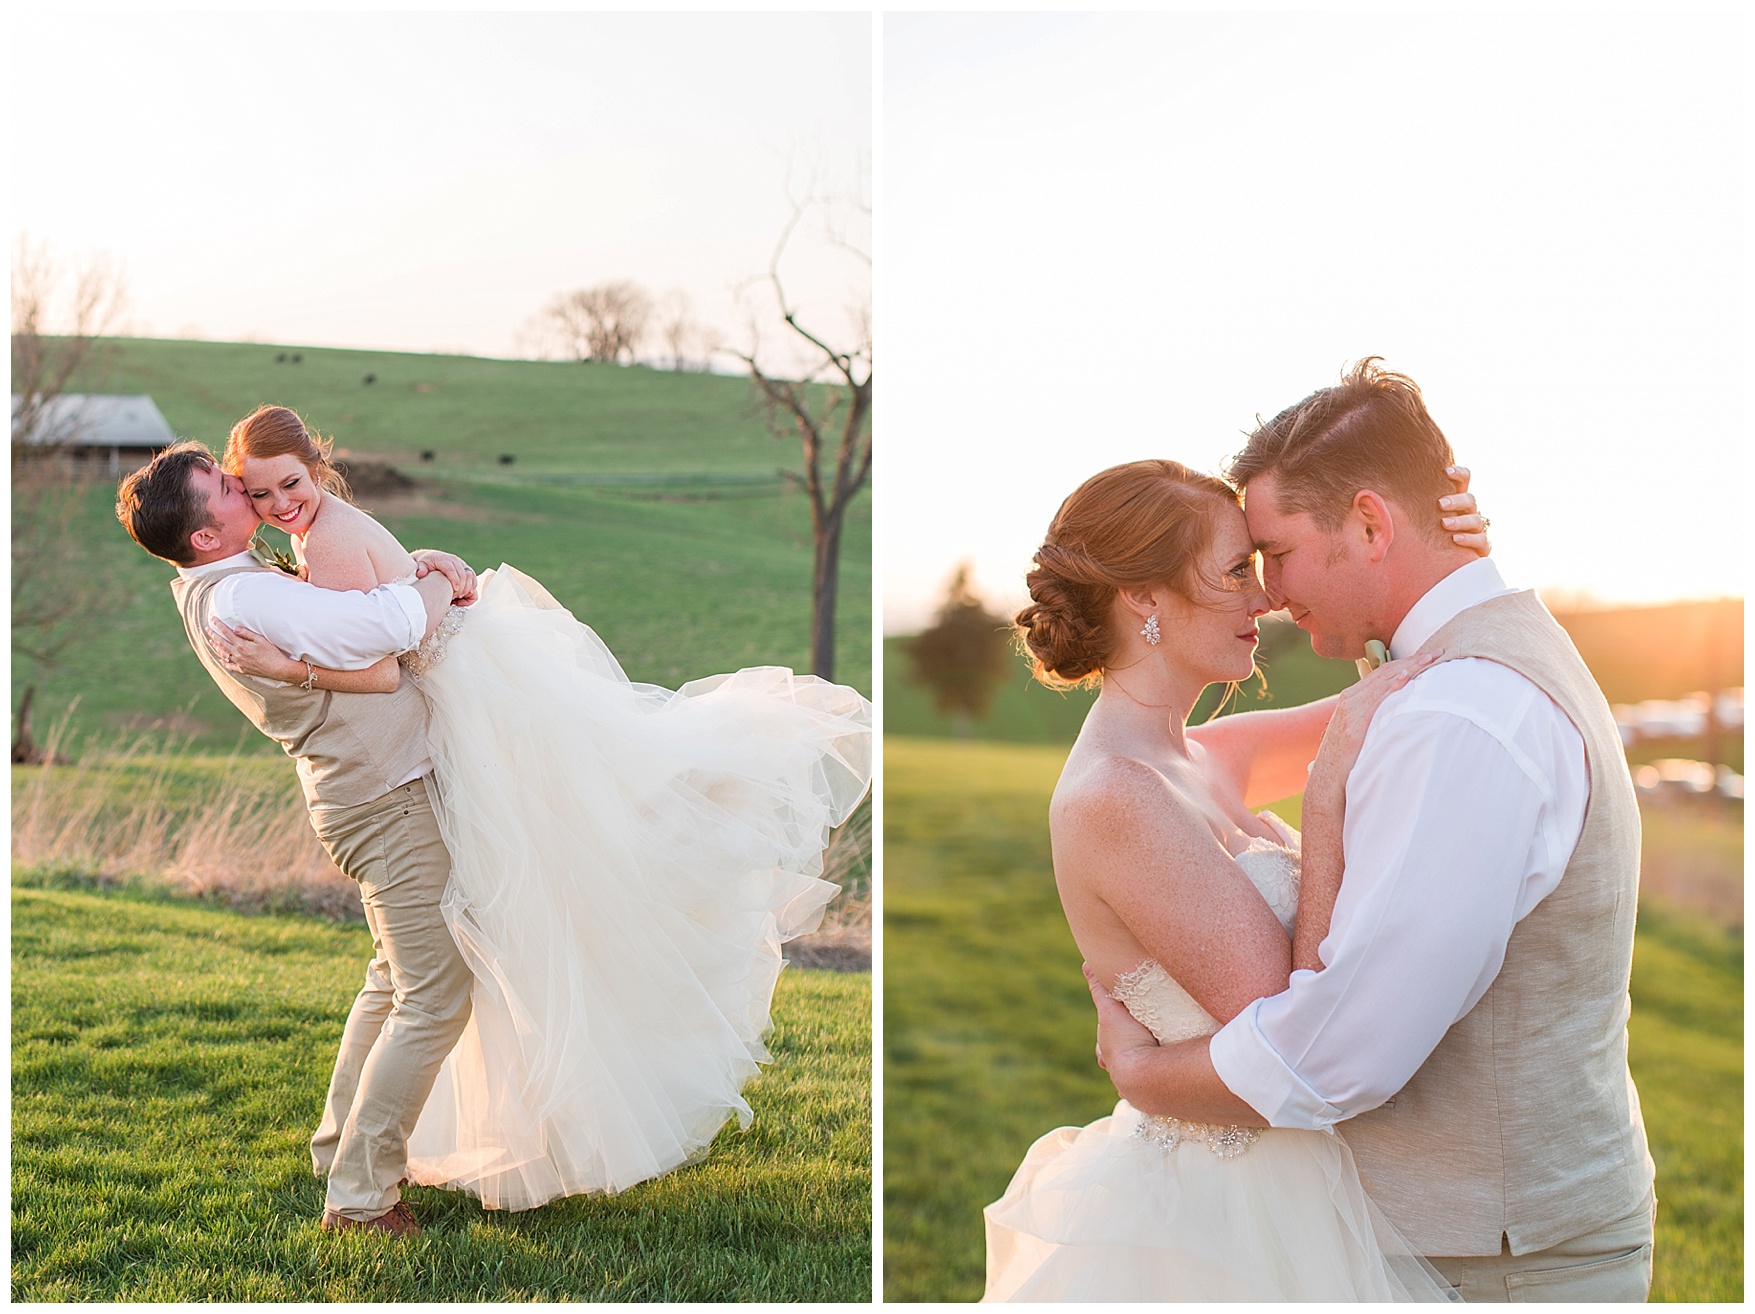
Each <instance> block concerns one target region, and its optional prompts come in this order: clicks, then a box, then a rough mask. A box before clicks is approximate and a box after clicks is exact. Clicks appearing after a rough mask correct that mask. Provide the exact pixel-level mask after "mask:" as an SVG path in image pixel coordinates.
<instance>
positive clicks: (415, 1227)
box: [319, 1200, 420, 1236]
mask: <svg viewBox="0 0 1755 1314" xmlns="http://www.w3.org/2000/svg"><path fill="white" fill-rule="evenodd" d="M319 1226H320V1227H322V1229H323V1230H324V1231H325V1232H354V1231H357V1230H359V1229H360V1228H369V1229H371V1230H372V1231H374V1232H388V1233H389V1234H390V1235H391V1236H419V1235H420V1224H419V1223H417V1222H415V1221H414V1210H412V1209H410V1208H409V1207H408V1201H406V1200H398V1201H397V1202H396V1203H395V1204H393V1205H391V1206H390V1208H388V1209H386V1210H385V1211H384V1212H383V1213H381V1214H379V1215H378V1216H377V1217H376V1218H365V1219H360V1218H349V1217H347V1216H346V1215H345V1214H338V1213H336V1212H335V1211H334V1210H333V1209H325V1210H324V1211H323V1221H322V1223H321V1224H319Z"/></svg>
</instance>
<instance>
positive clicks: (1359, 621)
mask: <svg viewBox="0 0 1755 1314" xmlns="http://www.w3.org/2000/svg"><path fill="white" fill-rule="evenodd" d="M1277 492H1278V489H1277V486H1276V482H1275V478H1274V476H1273V475H1272V474H1264V475H1258V476H1257V477H1256V478H1254V479H1252V480H1250V481H1249V486H1248V487H1247V488H1245V489H1244V491H1243V514H1244V517H1245V519H1246V520H1247V521H1248V523H1249V534H1250V537H1251V538H1253V539H1254V540H1255V546H1256V549H1257V550H1258V551H1259V552H1260V553H1261V561H1262V583H1263V584H1264V585H1265V586H1266V588H1267V592H1268V598H1269V599H1270V600H1271V601H1272V602H1273V604H1274V606H1275V607H1283V608H1285V609H1286V611H1288V612H1289V613H1290V614H1291V617H1292V619H1293V620H1294V621H1296V622H1297V624H1298V628H1299V629H1301V630H1303V631H1304V632H1305V633H1306V634H1308V635H1309V636H1310V646H1311V647H1312V648H1313V649H1315V650H1316V652H1317V654H1318V655H1319V656H1322V657H1359V656H1362V655H1363V654H1364V652H1365V640H1366V639H1369V638H1372V637H1374V636H1372V635H1370V634H1368V633H1366V629H1367V628H1368V626H1367V625H1366V615H1367V613H1368V612H1369V607H1368V606H1366V601H1367V598H1368V595H1369V590H1368V585H1369V581H1368V579H1367V578H1366V577H1365V576H1364V575H1363V574H1362V572H1361V571H1360V569H1359V566H1360V564H1361V563H1359V562H1357V561H1355V560H1354V559H1353V554H1351V553H1349V552H1348V550H1347V536H1346V535H1345V533H1344V532H1342V531H1341V530H1334V531H1330V530H1326V529H1324V528H1322V526H1320V525H1318V524H1317V523H1316V521H1315V519H1314V518H1313V517H1311V516H1310V515H1309V513H1307V512H1303V511H1294V512H1287V511H1284V510H1282V509H1281V508H1280V506H1279V499H1278V496H1277ZM1384 637H1387V636H1384Z"/></svg>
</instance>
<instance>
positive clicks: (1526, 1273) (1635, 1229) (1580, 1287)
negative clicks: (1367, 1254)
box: [1431, 1200, 1657, 1303]
mask: <svg viewBox="0 0 1755 1314" xmlns="http://www.w3.org/2000/svg"><path fill="white" fill-rule="evenodd" d="M1656 1220H1657V1202H1656V1201H1655V1200H1648V1201H1647V1202H1646V1203H1645V1204H1643V1205H1641V1206H1640V1207H1639V1208H1638V1209H1636V1210H1635V1211H1634V1212H1633V1213H1631V1214H1629V1215H1627V1217H1625V1218H1623V1219H1620V1220H1618V1221H1616V1222H1614V1223H1611V1224H1609V1225H1608V1226H1607V1227H1604V1228H1599V1229H1598V1230H1597V1231H1595V1232H1591V1233H1589V1234H1587V1235H1585V1236H1580V1237H1574V1238H1573V1239H1572V1240H1570V1241H1562V1242H1561V1243H1560V1244H1559V1245H1557V1246H1549V1247H1548V1248H1547V1249H1546V1250H1536V1251H1532V1252H1531V1253H1529V1254H1527V1255H1514V1254H1512V1253H1511V1247H1510V1243H1509V1242H1506V1241H1503V1240H1502V1241H1501V1249H1500V1252H1499V1253H1498V1254H1497V1255H1465V1256H1462V1257H1460V1258H1456V1259H1433V1260H1432V1261H1431V1263H1432V1266H1433V1267H1434V1268H1436V1269H1437V1270H1438V1271H1439V1272H1440V1273H1442V1274H1443V1275H1444V1277H1445V1279H1446V1280H1447V1281H1448V1282H1449V1283H1450V1284H1451V1286H1453V1287H1455V1288H1456V1290H1457V1294H1458V1295H1460V1296H1461V1297H1462V1298H1463V1299H1464V1300H1467V1301H1471V1302H1473V1301H1500V1302H1508V1301H1561V1302H1567V1303H1577V1302H1580V1301H1593V1302H1596V1301H1643V1300H1644V1299H1645V1298H1646V1297H1647V1296H1649V1295H1650V1294H1651V1241H1652V1229H1653V1226H1654V1224H1655V1223H1656Z"/></svg>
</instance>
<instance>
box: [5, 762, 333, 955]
mask: <svg viewBox="0 0 1755 1314" xmlns="http://www.w3.org/2000/svg"><path fill="white" fill-rule="evenodd" d="M154 747H155V746H154V745H151V744H150V743H149V742H148V741H146V740H137V741H135V742H134V743H133V744H127V745H121V746H118V747H116V748H114V749H111V750H109V751H87V752H86V753H84V754H83V755H81V757H80V758H79V760H78V761H77V762H74V763H72V764H71V765H64V766H52V767H37V768H23V767H20V768H14V772H13V779H14V784H13V791H12V861H13V865H14V868H15V869H22V870H23V873H24V874H25V876H26V877H27V879H30V880H31V881H32V882H33V883H39V882H40V883H51V884H75V885H88V886H96V887H98V888H113V887H117V886H130V887H134V888H139V889H143V890H148V891H151V892H154V893H162V894H168V895H172V896H181V897H186V898H195V899H202V900H208V901H212V902H216V903H221V904H224V905H226V906H228V907H231V908H236V909H238V910H239V911H243V912H265V911H282V912H303V913H310V914H313V915H315V916H319V917H327V918H330V919H332V920H353V921H361V920H364V917H363V914H362V913H361V910H360V898H359V889H358V887H357V886H355V885H354V883H353V882H352V881H350V880H348V879H347V877H345V876H343V875H342V874H341V872H340V871H338V870H337V869H336V867H335V864H334V863H332V862H330V861H329V856H328V855H327V854H326V853H324V852H323V847H322V845H320V844H318V842H317V837H316V836H315V835H314V834H312V832H311V826H310V822H309V821H308V820H307V818H306V816H305V810H304V807H303V805H302V804H301V802H300V800H299V798H298V796H297V795H296V794H295V793H291V792H290V791H289V790H288V789H287V786H286V782H285V780H284V779H283V778H276V777H271V776H268V775H267V774H266V773H264V772H261V771H242V770H221V771H219V772H218V773H217V777H216V779H214V781H213V782H212V783H211V784H210V785H206V786H204V787H203V786H198V785H192V784H191V781H190V779H189V777H188V775H187V773H186V770H185V769H184V767H185V764H186V763H187V762H188V760H189V759H186V758H180V757H178V756H177V755H176V754H174V753H165V752H157V751H154ZM276 765H278V764H276Z"/></svg>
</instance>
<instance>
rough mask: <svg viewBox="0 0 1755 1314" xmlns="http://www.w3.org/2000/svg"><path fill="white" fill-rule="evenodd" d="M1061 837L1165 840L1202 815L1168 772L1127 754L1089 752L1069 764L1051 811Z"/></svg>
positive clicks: (1076, 755)
mask: <svg viewBox="0 0 1755 1314" xmlns="http://www.w3.org/2000/svg"><path fill="white" fill-rule="evenodd" d="M1048 820H1049V825H1050V826H1051V827H1053V828H1054V830H1055V832H1056V834H1057V835H1060V836H1064V837H1066V838H1069V839H1070V838H1074V837H1078V838H1082V839H1085V840H1090V841H1096V842H1100V843H1101V842H1108V843H1113V842H1116V841H1122V840H1128V839H1135V838H1141V837H1156V838H1159V839H1162V838H1166V837H1168V835H1171V834H1174V833H1177V832H1180V831H1183V830H1185V829H1188V828H1189V827H1191V826H1192V825H1193V824H1194V823H1195V822H1196V821H1197V820H1198V816H1197V814H1196V813H1195V811H1194V809H1193V808H1192V807H1191V806H1190V805H1189V804H1188V802H1187V800H1185V799H1184V798H1183V796H1182V794H1181V792H1180V791H1179V790H1178V789H1177V788H1176V787H1175V786H1174V785H1173V784H1172V783H1171V782H1170V780H1169V779H1168V778H1166V776H1165V775H1164V773H1163V772H1162V771H1160V770H1158V769H1157V768H1156V767H1154V766H1152V765H1151V764H1150V763H1148V762H1143V761H1141V760H1140V759H1139V758H1136V757H1130V756H1128V755H1126V754H1124V753H1113V752H1097V751H1093V752H1088V753H1083V754H1075V755H1074V756H1073V757H1070V758H1069V759H1068V760H1067V769H1066V770H1065V771H1063V772H1062V773H1061V777H1060V782H1059V784H1058V785H1056V786H1055V790H1054V798H1053V800H1052V802H1050V804H1049V808H1048Z"/></svg>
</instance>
